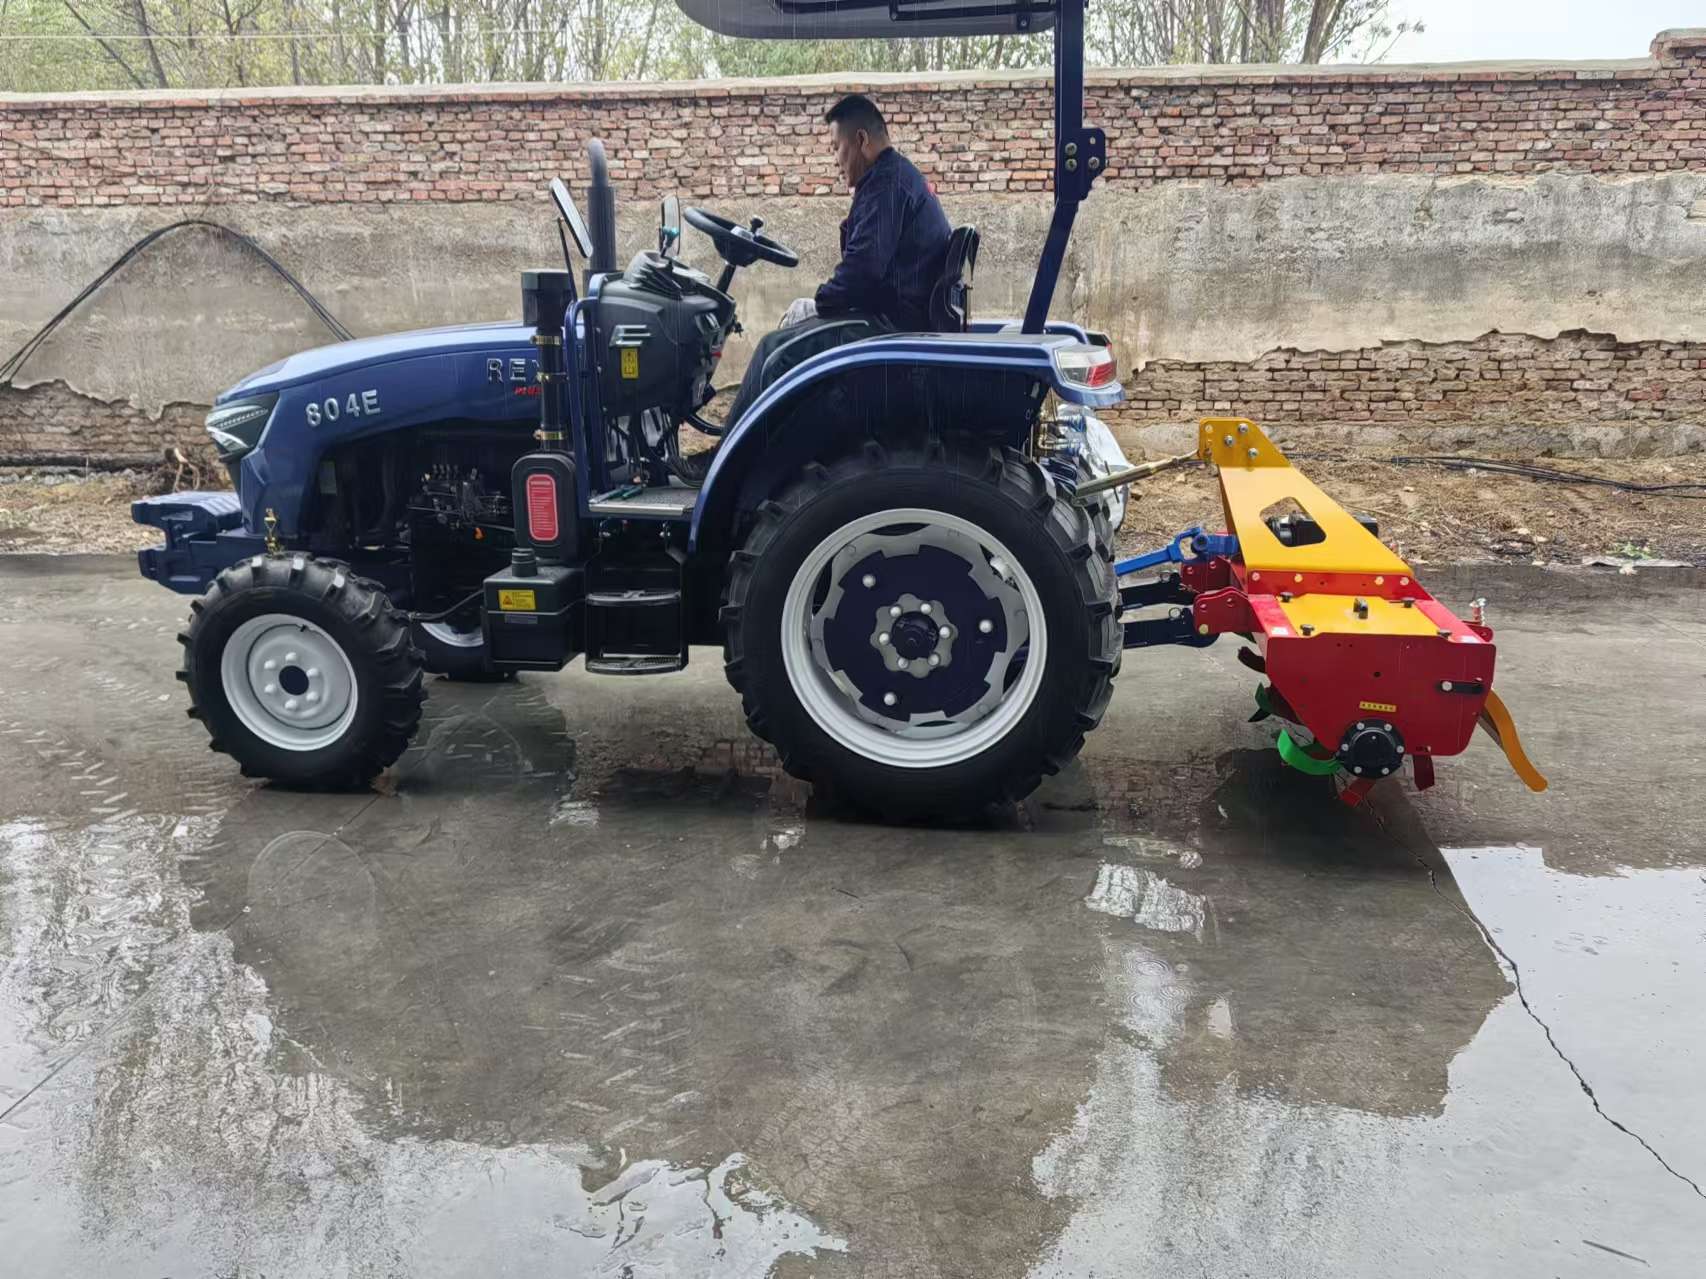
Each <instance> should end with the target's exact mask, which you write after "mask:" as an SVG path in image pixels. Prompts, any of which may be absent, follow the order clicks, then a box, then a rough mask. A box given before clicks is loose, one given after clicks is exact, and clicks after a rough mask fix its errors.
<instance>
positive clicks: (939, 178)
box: [0, 31, 1706, 207]
mask: <svg viewBox="0 0 1706 1279" xmlns="http://www.w3.org/2000/svg"><path fill="white" fill-rule="evenodd" d="M851 87H865V88H872V89H874V90H876V91H878V92H880V95H881V98H882V101H883V104H884V106H885V108H886V109H887V110H888V111H889V112H890V114H891V115H892V117H893V119H894V120H895V122H896V125H897V126H898V129H899V131H900V133H901V135H902V136H903V137H904V138H905V139H906V142H907V146H908V150H909V152H910V153H911V154H912V155H913V156H914V158H916V159H917V160H918V161H919V163H920V164H921V166H922V167H923V168H925V169H926V171H927V172H929V173H930V174H931V175H932V176H933V177H934V179H935V180H936V182H937V183H938V185H939V187H940V188H941V189H942V190H944V191H1040V190H1044V189H1046V187H1047V185H1048V177H1049V163H1050V162H1049V153H1048V147H1049V120H1050V111H1049V94H1048V86H1047V83H1046V82H1045V81H1043V80H1040V79H1037V78H1036V77H1030V76H1002V77H991V76H988V75H981V76H980V75H957V76H956V75H950V76H941V77H935V78H933V80H932V81H930V82H929V83H921V82H920V81H918V80H916V79H911V80H907V79H903V78H895V77H891V78H886V79H882V80H874V79H873V80H869V81H859V80H855V79H849V78H837V79H834V80H827V79H826V80H818V81H809V82H801V81H778V82H770V83H738V82H728V83H706V84H681V85H652V86H613V85H603V86H561V87H557V86H552V87H540V86H531V87H498V88H476V89H468V88H450V89H434V90H331V91H328V90H313V91H308V92H303V91H296V90H259V91H256V90H249V91H225V92H222V93H215V94H205V95H195V96H188V95H178V94H175V93H172V92H170V91H168V92H154V93H128V94H109V95H101V96H97V95H92V94H72V95H58V96H53V97H44V98H24V97H18V96H12V95H4V96H0V204H4V205H9V206H26V207H27V206H37V205H62V206H83V205H103V204H109V203H110V204H125V205H134V204H138V203H140V204H201V203H205V202H209V201H211V202H215V203H218V202H228V201H232V200H264V201H287V202H292V203H304V204H321V203H331V204H338V203H346V202H362V201H381V202H396V201H411V200H440V201H456V202H466V201H482V200H513V199H533V198H535V197H536V196H537V194H538V191H539V189H540V186H541V185H542V183H543V182H545V181H546V180H548V179H549V178H550V177H551V176H553V175H556V174H558V173H560V172H562V171H563V169H564V168H565V166H566V164H567V161H568V158H569V157H571V156H575V157H577V158H578V153H579V150H580V146H581V144H582V143H583V142H584V140H585V139H586V138H588V137H591V136H595V135H596V136H602V137H603V138H604V139H605V140H606V142H607V144H608V145H609V147H610V151H611V159H612V170H613V175H614V177H615V179H616V180H617V181H618V182H620V183H621V184H622V185H623V189H624V190H625V191H627V192H631V193H634V194H637V195H654V194H656V193H658V192H660V191H678V192H681V193H683V194H686V195H691V196H694V197H700V198H704V197H709V196H715V195H734V194H740V195H755V194H768V195H794V194H800V195H810V194H821V193H827V192H830V191H832V190H834V189H835V185H836V184H835V175H834V173H833V170H832V168H831V165H830V162H829V157H828V155H827V154H826V152H825V149H824V147H823V144H822V129H821V125H820V123H819V118H820V115H821V112H822V110H823V107H824V103H825V101H826V100H827V99H828V98H829V97H830V96H831V95H832V94H833V93H835V92H836V91H838V90H842V89H846V88H851ZM1087 96H1088V99H1089V100H1088V102H1087V104H1086V111H1087V116H1088V118H1089V119H1090V120H1091V121H1093V122H1094V123H1097V124H1099V125H1101V126H1102V127H1104V128H1105V129H1106V130H1107V132H1108V135H1109V144H1110V145H1109V152H1110V165H1109V170H1108V174H1107V180H1108V181H1109V182H1110V183H1112V184H1113V185H1116V186H1146V185H1150V184H1153V183H1157V182H1164V181H1170V180H1174V179H1180V178H1192V179H1209V180H1213V181H1220V182H1231V183H1240V184H1251V183H1257V182H1262V181H1265V180H1268V179H1271V178H1276V177H1284V176H1291V175H1312V174H1335V173H1343V174H1367V173H1434V174H1453V173H1505V174H1533V173H1541V172H1547V171H1573V172H1592V173H1643V172H1653V171H1659V170H1665V169H1675V168H1686V167H1700V166H1702V165H1706V32H1703V31H1687V32H1667V33H1665V35H1663V36H1661V37H1660V38H1659V39H1658V40H1656V41H1655V42H1654V45H1653V56H1652V57H1651V58H1646V59H1636V60H1629V61H1621V62H1606V63H1578V64H1570V65H1562V66H1535V65H1529V64H1489V65H1485V66H1477V65H1473V64H1463V65H1445V66H1438V67H1409V68H1405V67H1394V68H1390V69H1380V68H1373V69H1368V68H1358V67H1326V68H1272V67H1268V68H1249V69H1238V68H1202V67H1190V68H1159V69H1151V70H1146V71H1118V72H1116V71H1102V72H1094V73H1092V74H1091V75H1090V77H1089V82H1088V85H1087ZM567 167H571V168H573V167H576V166H574V165H567Z"/></svg>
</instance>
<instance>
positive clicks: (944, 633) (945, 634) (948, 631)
mask: <svg viewBox="0 0 1706 1279" xmlns="http://www.w3.org/2000/svg"><path fill="white" fill-rule="evenodd" d="M953 633H954V632H953V630H952V629H951V628H949V627H946V626H943V627H941V628H939V629H938V630H937V632H936V634H938V635H940V636H941V637H942V638H943V639H947V638H948V636H950V635H952V634H953Z"/></svg>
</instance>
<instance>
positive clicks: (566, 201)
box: [551, 178, 592, 258]
mask: <svg viewBox="0 0 1706 1279" xmlns="http://www.w3.org/2000/svg"><path fill="white" fill-rule="evenodd" d="M551 199H552V201H553V202H554V203H555V204H556V206H557V213H558V214H559V215H560V216H561V217H562V219H563V221H564V222H565V223H567V224H568V228H569V234H570V235H572V236H574V238H575V247H576V248H578V249H579V250H580V251H581V256H582V257H583V258H590V257H591V256H592V233H591V232H589V231H588V230H587V229H586V223H585V222H584V221H583V220H582V218H581V211H580V210H579V209H577V208H575V202H574V199H573V198H572V197H571V196H570V195H569V189H568V187H566V186H564V185H563V180H562V179H561V178H552V179H551Z"/></svg>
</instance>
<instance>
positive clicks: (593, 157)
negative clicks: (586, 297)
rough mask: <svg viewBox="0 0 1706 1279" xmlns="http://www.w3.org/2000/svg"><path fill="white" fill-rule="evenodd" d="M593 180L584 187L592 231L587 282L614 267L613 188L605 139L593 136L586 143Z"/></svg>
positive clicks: (614, 208) (614, 210) (614, 216)
mask: <svg viewBox="0 0 1706 1279" xmlns="http://www.w3.org/2000/svg"><path fill="white" fill-rule="evenodd" d="M586 156H587V163H588V166H589V167H590V168H591V170H592V184H591V185H590V186H589V187H588V188H587V193H586V201H587V210H586V212H587V230H589V231H591V232H592V260H591V261H590V262H588V263H587V268H586V283H587V287H588V288H591V287H592V277H593V276H595V275H603V274H605V273H607V272H610V271H614V270H616V269H617V268H616V189H615V188H614V187H612V186H611V185H610V164H609V162H608V161H607V160H606V159H605V157H604V143H602V142H600V141H599V140H598V139H597V138H594V139H593V140H592V141H591V142H589V143H587V144H586Z"/></svg>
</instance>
